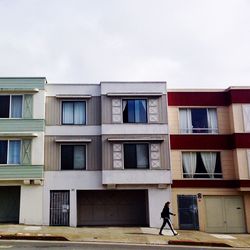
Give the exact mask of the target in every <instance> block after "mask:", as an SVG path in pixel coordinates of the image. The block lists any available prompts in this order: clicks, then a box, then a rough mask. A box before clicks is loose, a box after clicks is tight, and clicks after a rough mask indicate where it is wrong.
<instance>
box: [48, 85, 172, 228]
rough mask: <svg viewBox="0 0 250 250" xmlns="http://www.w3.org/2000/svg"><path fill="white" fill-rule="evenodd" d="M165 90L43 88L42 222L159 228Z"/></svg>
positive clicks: (164, 192)
mask: <svg viewBox="0 0 250 250" xmlns="http://www.w3.org/2000/svg"><path fill="white" fill-rule="evenodd" d="M166 93H167V91H166V83H165V82H101V83H100V84H47V85H46V118H45V121H46V129H45V132H46V133H45V142H44V145H45V147H44V148H45V172H44V177H45V178H44V179H45V180H44V193H43V219H44V220H43V223H44V224H45V225H65V226H68V225H70V226H85V225H130V226H131V225H132V226H151V227H158V226H160V223H161V220H160V218H159V214H160V212H161V209H162V207H163V205H164V203H165V202H166V201H167V200H169V199H170V183H171V179H170V157H169V135H168V119H167V109H166V107H167V99H166Z"/></svg>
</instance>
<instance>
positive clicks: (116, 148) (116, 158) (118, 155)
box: [113, 144, 123, 169]
mask: <svg viewBox="0 0 250 250" xmlns="http://www.w3.org/2000/svg"><path fill="white" fill-rule="evenodd" d="M113 168H114V169H123V159H122V144H113Z"/></svg>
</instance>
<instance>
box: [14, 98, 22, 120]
mask: <svg viewBox="0 0 250 250" xmlns="http://www.w3.org/2000/svg"><path fill="white" fill-rule="evenodd" d="M22 104H23V97H22V96H21V95H13V96H12V97H11V117H12V118H21V117H22V108H23V105H22Z"/></svg>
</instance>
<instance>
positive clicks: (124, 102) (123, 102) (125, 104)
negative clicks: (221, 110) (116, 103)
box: [122, 100, 128, 111]
mask: <svg viewBox="0 0 250 250" xmlns="http://www.w3.org/2000/svg"><path fill="white" fill-rule="evenodd" d="M127 104H128V101H126V100H123V101H122V111H124V110H125V108H126V106H127Z"/></svg>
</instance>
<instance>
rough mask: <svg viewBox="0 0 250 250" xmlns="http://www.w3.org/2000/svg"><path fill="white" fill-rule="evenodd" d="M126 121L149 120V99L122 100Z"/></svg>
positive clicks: (140, 121)
mask: <svg viewBox="0 0 250 250" xmlns="http://www.w3.org/2000/svg"><path fill="white" fill-rule="evenodd" d="M122 108H123V122H124V123H146V122H147V100H145V99H133V100H132V99H127V100H123V101H122Z"/></svg>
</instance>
